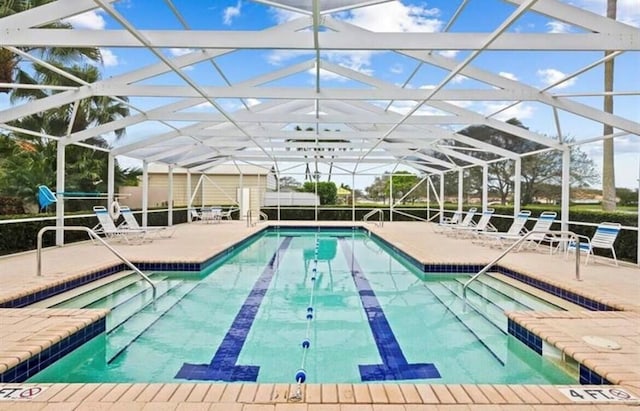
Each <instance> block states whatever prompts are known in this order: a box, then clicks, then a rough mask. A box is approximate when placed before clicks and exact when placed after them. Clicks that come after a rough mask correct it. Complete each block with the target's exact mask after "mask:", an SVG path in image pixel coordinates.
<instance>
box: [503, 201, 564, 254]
mask: <svg viewBox="0 0 640 411" xmlns="http://www.w3.org/2000/svg"><path fill="white" fill-rule="evenodd" d="M557 215H558V214H557V213H556V212H555V211H543V212H542V214H540V215H539V216H538V219H537V220H536V223H535V225H534V226H533V228H532V229H531V230H528V229H527V228H526V227H524V228H523V229H522V232H521V233H520V234H516V235H507V234H505V235H502V236H500V242H501V243H502V245H503V246H504V245H508V244H513V243H514V242H516V241H518V240H519V239H521V238H522V237H523V236H524V235H526V234H527V233H529V232H530V231H535V233H533V234H531V235H529V236H528V237H527V239H526V240H525V241H524V242H523V243H522V244H521V245H520V246H519V247H518V251H520V250H522V249H523V248H530V247H532V246H534V249H537V248H538V247H539V246H540V244H542V243H545V242H546V243H548V244H549V254H552V253H553V245H554V238H555V236H554V235H553V234H552V233H548V234H547V233H545V232H549V231H550V230H551V225H552V224H553V222H554V221H555V220H556V216H557Z"/></svg>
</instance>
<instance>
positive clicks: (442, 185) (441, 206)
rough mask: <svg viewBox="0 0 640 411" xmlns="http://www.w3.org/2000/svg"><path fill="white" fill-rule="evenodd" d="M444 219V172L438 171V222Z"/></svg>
mask: <svg viewBox="0 0 640 411" xmlns="http://www.w3.org/2000/svg"><path fill="white" fill-rule="evenodd" d="M443 221H444V173H440V223H442V222H443Z"/></svg>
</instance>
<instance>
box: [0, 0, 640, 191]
mask: <svg viewBox="0 0 640 411" xmlns="http://www.w3.org/2000/svg"><path fill="white" fill-rule="evenodd" d="M566 2H567V3H571V4H574V5H577V6H579V7H582V8H585V9H587V10H590V11H593V12H595V13H598V14H604V13H605V4H606V0H570V1H566ZM153 3H154V4H157V7H156V6H154V7H150V2H149V1H148V0H125V1H120V2H118V3H116V8H117V9H118V10H119V11H120V12H121V13H122V14H123V15H124V16H125V17H126V18H127V19H128V20H129V21H130V22H132V23H133V24H134V25H135V26H136V27H138V28H140V29H145V28H146V29H180V28H181V27H182V26H181V25H180V22H179V21H178V20H177V19H176V17H175V16H174V15H173V14H172V13H171V11H170V9H169V8H168V7H166V5H165V3H164V2H153ZM173 3H174V4H175V6H176V8H177V9H178V10H180V12H181V13H182V14H183V16H184V17H185V19H186V21H188V22H189V25H190V27H191V29H215V30H261V29H265V28H268V27H271V26H273V25H276V24H278V23H282V22H286V21H289V20H291V19H294V18H296V17H299V15H298V14H296V13H293V12H291V11H287V10H283V9H276V8H273V7H270V6H269V5H266V4H262V3H260V2H255V1H248V0H232V1H228V0H197V1H196V2H194V1H193V0H174V1H173ZM459 4H460V1H452V0H429V1H421V0H420V1H419V0H401V1H392V2H385V3H382V4H377V5H373V6H369V7H364V8H358V9H353V10H351V11H347V12H340V13H335V14H333V16H332V17H334V18H337V19H339V20H343V21H346V22H349V23H352V24H355V25H357V26H360V27H362V28H365V29H367V30H371V31H378V32H405V31H409V32H417V31H419V32H436V31H442V30H444V28H445V27H446V25H447V22H448V21H449V19H450V18H451V16H452V15H453V14H454V12H455V10H456V8H457V7H458V5H459ZM513 10H514V7H513V6H512V5H509V4H508V3H507V2H503V1H500V0H472V1H470V2H469V4H468V6H467V7H466V8H465V9H464V11H463V12H462V13H461V15H460V16H459V18H458V20H457V21H456V22H455V23H454V24H453V26H452V27H450V28H449V30H450V31H452V32H485V33H486V32H491V31H492V30H494V29H495V28H496V27H497V26H498V25H500V24H501V23H502V21H503V19H504V18H505V17H507V16H508V15H510V14H511V13H512V12H513ZM618 20H620V21H622V22H624V23H626V24H630V25H632V26H635V27H639V26H640V7H638V0H618ZM69 22H70V23H72V24H73V26H74V27H75V28H79V29H120V28H121V27H120V25H119V24H118V23H116V22H115V21H113V19H112V18H111V17H110V16H108V15H107V14H106V13H104V12H102V11H94V12H89V13H85V14H82V15H79V16H76V17H73V18H71V19H69ZM509 31H512V32H546V33H564V32H580V31H582V30H581V29H580V28H577V27H572V26H570V25H568V24H566V23H562V22H559V21H555V20H551V19H549V18H547V17H545V16H541V15H538V14H535V13H527V14H525V15H524V16H523V17H521V18H520V19H518V20H517V21H516V22H515V23H514V24H513V25H512V26H511V27H509ZM101 51H102V55H103V60H104V62H103V65H102V70H103V78H108V77H111V76H117V75H119V74H121V73H124V72H128V71H131V70H133V69H135V68H138V67H143V66H145V65H148V64H152V63H154V62H156V61H157V59H156V58H155V56H153V55H152V54H151V53H149V52H148V51H144V50H142V51H141V50H134V49H124V48H104V49H102V50H101ZM191 51H192V50H189V49H166V50H163V52H164V53H165V55H167V56H179V55H181V54H185V53H188V52H191ZM440 53H441V54H443V55H445V56H447V57H452V58H455V59H457V60H458V61H462V60H463V59H464V58H465V57H466V56H467V55H468V52H460V51H455V50H451V51H443V52H440ZM601 57H602V55H601V53H594V52H579V53H576V52H572V54H571V56H570V58H568V57H567V56H566V55H565V53H562V52H525V51H522V52H484V53H482V54H481V55H480V56H478V57H477V58H476V59H474V61H473V62H472V65H473V66H475V67H479V68H482V69H485V70H488V71H492V72H494V73H498V74H500V75H501V76H504V77H507V78H510V79H514V80H519V81H522V82H524V83H526V84H528V85H531V86H533V87H536V88H538V89H541V88H544V87H546V86H548V85H550V84H552V83H553V82H554V81H557V80H558V79H560V78H562V77H563V76H565V75H567V74H570V73H573V72H575V71H576V70H579V69H581V68H582V67H584V66H586V65H588V64H590V63H592V62H594V61H597V60H598V59H600V58H601ZM311 58H313V54H312V53H308V52H299V51H291V50H275V51H273V50H243V51H238V52H234V53H231V54H228V55H225V56H222V57H219V58H217V59H216V63H217V64H218V65H219V66H220V67H221V68H222V69H223V71H224V73H225V74H226V75H227V77H228V80H229V81H230V82H231V83H238V82H241V81H244V80H247V79H250V78H252V77H255V76H258V75H260V74H264V73H266V72H269V71H272V70H276V69H278V68H282V67H284V66H286V65H288V64H292V63H297V62H302V61H307V60H309V59H311ZM322 58H324V59H326V60H328V61H330V62H332V63H335V64H339V65H341V66H344V67H347V68H350V69H353V70H357V71H360V72H362V73H365V74H369V75H373V76H376V77H377V78H379V79H381V80H383V81H386V82H389V83H393V84H397V85H402V84H404V83H405V82H406V81H407V79H408V77H409V76H410V75H411V73H412V72H413V71H414V70H415V69H416V67H417V65H418V63H417V62H416V61H415V60H412V59H410V58H408V57H404V56H400V55H397V54H395V53H391V52H372V51H361V52H325V53H323V55H322ZM639 71H640V53H637V52H636V53H625V54H622V55H621V56H619V57H618V58H616V66H615V76H616V77H615V78H616V87H615V88H616V90H620V91H631V92H639V91H640V76H638V74H637V73H638V72H639ZM186 73H187V74H188V75H189V76H191V77H192V78H194V79H197V80H198V81H199V82H200V84H204V85H223V84H224V79H222V78H221V76H220V75H218V74H217V73H216V72H215V71H214V70H212V69H211V65H210V64H208V63H206V62H203V63H200V64H197V65H195V66H191V67H189V68H187V70H186ZM446 75H447V72H446V71H443V70H441V69H438V68H435V67H431V66H428V65H422V66H421V67H420V68H419V69H418V71H417V74H416V75H415V77H413V78H412V79H411V81H409V83H408V84H407V87H411V88H425V89H428V88H432V87H434V86H436V85H438V84H439V82H440V81H442V79H444V77H445V76H446ZM602 77H603V69H602V67H601V66H599V67H597V68H595V69H592V70H589V71H587V72H586V73H584V74H582V75H580V76H578V77H575V78H573V79H571V80H569V81H567V82H565V83H562V84H560V85H558V86H556V87H554V88H553V89H551V91H552V92H557V93H580V92H587V91H598V90H602V88H603V86H602ZM313 81H314V72H313V71H310V72H304V73H298V74H296V75H293V76H291V77H289V78H286V79H282V80H279V81H277V82H274V85H280V86H301V85H304V86H307V87H309V86H311V85H312V84H313ZM147 83H148V84H183V83H182V81H181V80H180V79H179V78H178V77H177V76H175V75H164V76H159V77H157V78H153V79H150V80H148V81H147ZM322 84H323V86H325V87H358V85H357V84H354V83H353V82H349V81H346V79H345V78H343V77H340V76H338V75H336V74H334V73H332V72H323V73H322ZM594 85H596V86H594ZM487 87H488V86H487V85H486V84H482V83H480V82H477V81H475V80H472V79H469V78H466V77H463V76H458V77H456V78H454V79H453V81H452V82H451V83H450V84H449V85H447V86H446V88H464V89H469V88H479V89H482V88H487ZM575 99H576V101H579V102H581V103H584V104H587V105H591V106H593V107H596V108H599V109H600V108H601V107H602V98H601V97H576V98H575ZM169 101H170V100H164V99H158V98H155V99H150V98H146V99H145V98H132V99H131V102H132V103H133V104H134V105H136V106H137V107H139V108H141V109H148V108H152V107H155V106H158V105H160V104H164V103H167V102H169ZM614 101H615V106H614V112H615V114H618V115H620V116H623V117H625V118H627V119H631V120H633V121H639V122H640V96H638V95H636V96H619V97H616V98H615V100H614ZM219 103H220V104H221V105H222V106H223V107H224V108H225V110H227V111H229V112H233V111H234V110H237V109H240V108H241V107H242V106H241V103H240V101H239V100H226V101H219ZM246 103H247V104H249V105H253V104H259V103H260V101H257V100H255V99H254V100H251V99H249V100H247V101H246ZM413 104H415V102H408V101H405V102H396V103H395V104H394V105H393V106H392V110H395V111H397V112H399V113H402V114H404V113H407V112H408V110H410V109H411V107H412V106H413ZM456 104H458V105H460V106H462V107H465V108H470V109H473V110H475V111H479V112H481V113H483V114H485V115H488V114H491V113H494V112H495V111H497V110H499V109H500V108H502V107H504V105H505V104H506V102H483V103H479V102H475V103H474V102H464V101H459V102H456ZM8 105H9V102H8V100H7V98H6V96H4V95H2V96H0V110H1V109H2V108H3V107H7V106H8ZM202 109H206V108H204V107H203V108H202ZM433 111H434V110H433V109H428V108H423V109H421V110H419V114H422V115H428V114H431V113H433ZM559 115H560V121H561V128H562V133H563V134H564V135H565V136H569V137H571V138H573V139H575V140H576V141H580V140H584V139H588V138H593V137H596V136H600V135H602V126H601V125H599V124H597V123H594V122H592V121H589V120H585V119H582V118H580V117H577V116H575V115H572V114H569V113H565V112H562V111H561V112H560V114H559ZM511 117H516V118H518V119H519V120H520V121H521V122H522V123H524V124H525V125H526V126H527V127H529V128H530V129H531V130H533V131H535V132H538V133H541V134H545V135H548V136H555V135H557V131H556V126H555V121H554V117H553V113H552V111H551V110H550V109H549V108H548V107H546V106H543V105H541V104H536V103H529V102H525V103H521V104H519V105H516V106H514V107H512V108H510V109H508V110H506V111H505V112H502V113H500V114H499V115H497V116H496V117H495V118H497V119H500V120H505V119H507V118H511ZM182 125H184V124H182ZM165 130H166V128H163V126H159V125H157V124H156V125H154V124H145V125H143V126H137V127H132V128H130V129H128V130H127V137H126V140H123V141H121V142H120V143H116V144H123V143H124V142H129V141H135V140H136V139H140V138H141V137H142V136H146V135H149V133H154V132H155V133H158V132H163V131H165ZM581 148H582V150H583V151H585V152H586V153H587V154H589V155H590V156H591V158H592V159H593V160H594V161H595V163H596V165H597V167H598V168H601V160H600V159H601V155H602V143H601V142H598V143H594V144H588V145H584V146H581ZM615 154H616V185H617V186H619V187H627V188H637V187H638V178H639V171H638V170H639V163H640V137H638V136H628V137H625V138H620V139H616V140H615ZM123 162H124V164H125V165H128V164H131V165H136V164H138V163H137V162H129V160H126V159H125V160H123ZM401 168H402V167H401ZM389 169H390V167H388V166H387V167H383V168H382V169H376V170H373V171H374V172H376V173H378V172H381V171H383V170H389ZM297 171H300V170H297ZM338 180H340V177H339V178H338ZM350 180H351V178H350V177H348V178H346V179H344V182H345V183H347V184H351V181H350ZM369 180H371V178H369Z"/></svg>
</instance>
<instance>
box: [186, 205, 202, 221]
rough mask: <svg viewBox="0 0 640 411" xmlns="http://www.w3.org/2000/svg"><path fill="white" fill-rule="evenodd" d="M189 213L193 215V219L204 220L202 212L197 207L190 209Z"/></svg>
mask: <svg viewBox="0 0 640 411" xmlns="http://www.w3.org/2000/svg"><path fill="white" fill-rule="evenodd" d="M189 215H190V216H191V221H196V220H202V214H201V213H199V212H198V210H196V209H195V208H190V209H189Z"/></svg>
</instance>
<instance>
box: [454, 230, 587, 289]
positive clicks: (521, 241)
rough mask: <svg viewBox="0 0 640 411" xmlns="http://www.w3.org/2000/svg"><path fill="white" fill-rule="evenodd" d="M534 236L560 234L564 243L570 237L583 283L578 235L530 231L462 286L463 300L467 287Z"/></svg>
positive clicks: (577, 278)
mask: <svg viewBox="0 0 640 411" xmlns="http://www.w3.org/2000/svg"><path fill="white" fill-rule="evenodd" d="M532 234H552V235H553V236H554V237H555V235H557V234H559V235H561V236H563V237H562V241H564V239H565V238H566V236H568V237H569V238H572V239H573V241H575V244H576V280H578V281H582V280H581V278H580V237H578V235H577V234H576V233H574V232H573V231H552V230H549V231H529V232H528V233H526V234H525V235H523V236H522V238H519V239H518V241H516V242H515V243H513V244H511V245H510V246H509V247H508V248H507V249H506V250H504V251H503V252H502V254H500V255H499V256H498V257H496V258H495V259H494V260H493V261H491V262H490V263H489V264H487V265H486V266H484V268H483V269H482V270H480V271H478V272H477V273H476V274H474V276H473V277H471V278H470V279H469V280H468V281H467V282H466V283H464V285H463V286H462V296H463V298H467V287H469V284H471V283H472V282H473V281H475V280H476V279H477V278H478V277H480V276H481V275H482V274H485V273H486V272H487V271H489V269H490V268H491V267H493V266H494V265H495V264H496V263H497V262H498V261H500V260H502V258H503V257H504V256H505V255H507V254H509V252H511V250H513V249H514V248H515V247H516V246H519V245H520V244H522V243H523V242H524V241H525V240H526V239H527V238H529V237H530V236H531V235H532ZM552 241H553V239H552Z"/></svg>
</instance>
